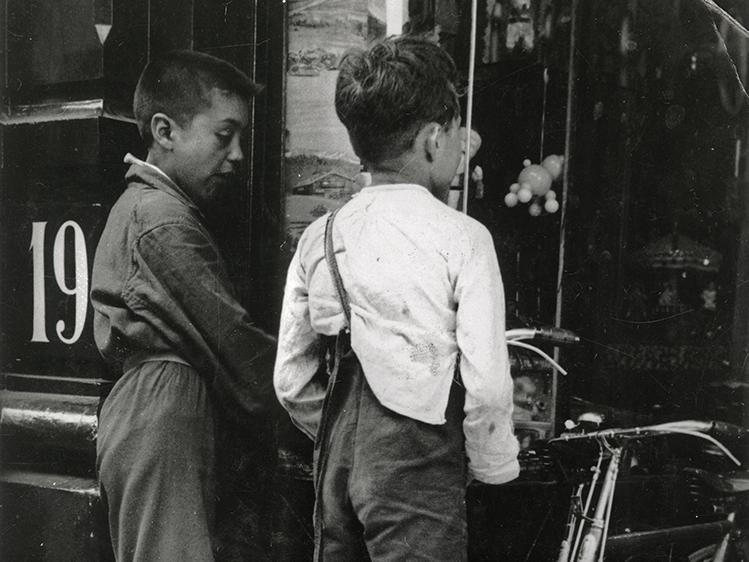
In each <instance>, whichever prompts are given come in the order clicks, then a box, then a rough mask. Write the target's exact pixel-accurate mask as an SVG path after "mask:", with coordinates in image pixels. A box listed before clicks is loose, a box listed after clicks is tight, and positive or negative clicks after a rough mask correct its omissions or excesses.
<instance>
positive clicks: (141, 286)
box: [91, 157, 275, 414]
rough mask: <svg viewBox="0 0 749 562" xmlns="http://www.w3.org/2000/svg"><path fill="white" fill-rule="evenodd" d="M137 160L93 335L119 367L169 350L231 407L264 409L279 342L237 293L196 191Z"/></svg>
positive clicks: (97, 293) (109, 253)
mask: <svg viewBox="0 0 749 562" xmlns="http://www.w3.org/2000/svg"><path fill="white" fill-rule="evenodd" d="M128 161H131V162H134V163H133V165H132V166H131V167H130V169H129V170H128V172H127V174H126V176H125V178H126V180H127V182H128V187H127V189H126V190H125V192H124V193H123V194H122V195H121V196H120V198H119V199H118V201H117V202H116V203H115V205H114V207H113V208H112V210H111V212H110V215H109V219H108V220H107V225H106V227H105V229H104V233H103V234H102V237H101V239H100V241H99V246H98V248H97V250H96V257H95V259H94V268H93V279H92V284H91V301H92V304H93V308H94V338H95V340H96V344H97V346H98V347H99V350H100V352H101V354H102V356H103V357H104V358H105V359H106V360H107V361H109V362H110V363H112V364H113V365H114V366H115V368H117V369H118V370H121V369H122V368H123V365H124V364H125V363H126V362H127V361H131V360H132V358H133V357H136V358H137V357H146V358H147V357H149V356H150V357H159V356H163V355H167V356H168V355H170V354H171V355H173V356H176V357H178V358H179V359H181V360H182V361H184V362H186V363H188V364H190V365H191V366H192V367H193V368H195V369H196V370H197V371H198V373H200V375H201V376H203V377H204V378H205V380H206V381H207V382H208V383H209V385H210V387H211V389H212V390H213V393H214V396H216V397H217V398H218V399H219V400H220V401H221V402H222V403H224V404H225V405H226V406H228V407H230V408H233V409H237V408H238V409H239V410H240V411H243V412H244V413H249V414H258V413H261V412H263V411H264V410H267V409H268V408H269V407H271V406H272V404H273V403H274V402H275V397H274V394H273V388H272V369H273V358H274V352H275V341H274V339H273V338H272V337H270V336H268V335H267V334H265V333H264V332H263V331H261V330H260V329H258V328H256V327H254V326H253V325H252V322H251V321H250V318H249V316H248V314H247V312H246V311H245V309H244V308H243V307H242V306H241V305H240V304H239V302H238V301H237V299H236V298H235V296H234V291H233V289H232V285H231V282H230V280H229V277H228V274H227V271H226V267H225V265H224V262H223V259H222V258H221V255H220V253H219V249H218V246H217V245H216V242H215V241H214V239H213V237H212V236H211V234H210V233H209V232H208V231H207V230H206V228H205V226H204V224H203V217H202V215H201V213H200V211H199V210H198V208H197V207H196V205H195V204H194V203H193V202H192V201H191V200H190V198H189V197H188V196H187V195H186V194H185V193H184V192H183V191H182V190H181V189H180V188H179V187H178V186H177V185H176V184H175V183H174V182H172V181H171V180H170V179H169V178H168V177H167V176H166V175H165V174H163V173H162V172H161V171H160V170H158V169H157V168H155V167H153V166H149V165H146V164H145V163H143V162H140V161H137V160H135V159H134V158H132V157H130V158H129V160H128Z"/></svg>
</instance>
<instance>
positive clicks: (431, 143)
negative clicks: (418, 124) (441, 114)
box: [420, 123, 443, 162]
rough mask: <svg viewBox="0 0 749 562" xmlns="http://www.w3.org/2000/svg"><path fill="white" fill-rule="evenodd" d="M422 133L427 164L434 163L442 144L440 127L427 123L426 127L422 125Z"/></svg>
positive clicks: (436, 124) (437, 124)
mask: <svg viewBox="0 0 749 562" xmlns="http://www.w3.org/2000/svg"><path fill="white" fill-rule="evenodd" d="M422 133H423V137H424V150H425V152H426V157H427V160H428V161H429V162H434V161H435V160H436V158H437V152H438V150H439V149H440V146H441V144H442V133H443V130H442V125H440V124H439V123H428V124H427V125H424V128H423V129H422ZM420 136H421V135H420Z"/></svg>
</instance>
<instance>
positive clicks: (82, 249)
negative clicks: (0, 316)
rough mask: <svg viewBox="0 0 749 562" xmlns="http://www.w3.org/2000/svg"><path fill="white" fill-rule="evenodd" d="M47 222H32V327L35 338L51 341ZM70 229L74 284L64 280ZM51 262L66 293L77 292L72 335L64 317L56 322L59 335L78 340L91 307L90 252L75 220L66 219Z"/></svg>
mask: <svg viewBox="0 0 749 562" xmlns="http://www.w3.org/2000/svg"><path fill="white" fill-rule="evenodd" d="M46 227H47V222H46V221H44V222H32V223H31V245H30V246H29V251H31V252H32V261H33V269H34V281H33V291H34V317H33V324H32V330H31V341H32V342H49V339H48V338H47V329H46V322H47V306H46V300H45V290H44V280H45V275H44V267H45V264H44V231H45V229H46ZM69 230H71V231H72V235H73V254H74V255H75V284H74V285H73V286H72V287H69V286H68V284H67V283H66V280H65V241H66V237H67V236H66V235H67V232H68V231H69ZM52 264H53V269H54V272H55V280H56V281H57V286H58V287H59V288H60V291H62V292H63V293H64V294H66V295H68V296H75V324H74V325H73V333H72V334H70V336H65V335H63V332H64V331H65V321H64V320H58V321H57V324H56V326H55V328H56V331H57V337H59V338H60V341H61V342H63V343H67V344H72V343H75V342H76V341H78V338H80V337H81V332H83V325H84V323H85V321H86V310H87V308H88V256H87V254H86V240H85V239H84V237H83V230H81V227H80V225H79V224H78V223H77V222H75V221H67V222H64V223H63V224H62V226H61V227H60V228H59V230H58V231H57V235H56V236H55V243H54V246H53V248H52Z"/></svg>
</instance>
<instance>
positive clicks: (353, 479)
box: [274, 37, 519, 562]
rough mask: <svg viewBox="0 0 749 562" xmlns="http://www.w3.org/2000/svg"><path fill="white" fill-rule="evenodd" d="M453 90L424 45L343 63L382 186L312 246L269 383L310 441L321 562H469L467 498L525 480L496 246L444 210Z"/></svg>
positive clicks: (398, 44) (455, 147)
mask: <svg viewBox="0 0 749 562" xmlns="http://www.w3.org/2000/svg"><path fill="white" fill-rule="evenodd" d="M455 81H456V70H455V65H454V63H453V61H452V59H450V57H449V56H448V55H447V54H446V53H445V52H444V51H442V50H441V49H440V48H439V47H438V46H437V45H435V44H434V43H431V42H430V41H428V40H425V39H419V38H414V37H399V38H389V39H385V40H383V41H381V42H379V43H377V44H375V45H373V46H372V47H370V48H369V49H367V50H366V51H354V52H350V53H348V54H347V56H346V57H345V58H344V59H343V61H342V63H341V67H340V74H339V77H338V83H337V86H336V99H335V102H336V111H337V113H338V116H339V118H340V119H341V121H342V122H343V124H344V125H345V126H346V128H347V129H348V132H349V137H350V139H351V143H352V145H353V147H354V150H355V151H356V153H357V155H358V156H359V157H360V159H361V161H362V163H363V165H364V166H365V168H366V169H367V170H368V171H369V172H370V173H371V176H372V182H371V185H370V186H369V187H366V188H364V189H363V190H362V191H361V192H360V193H359V194H358V195H357V196H356V197H354V198H353V199H352V200H351V201H350V202H349V203H347V204H346V205H344V206H343V207H342V208H341V209H340V211H339V212H337V214H336V215H335V217H334V220H331V218H330V216H325V217H321V218H320V219H319V220H317V221H316V222H314V223H313V224H311V225H310V226H309V228H308V229H307V230H306V231H305V233H304V235H303V236H302V238H301V240H300V242H299V246H298V248H297V251H296V254H295V256H294V258H293V261H292V263H291V265H290V267H289V272H288V277H287V282H286V291H285V296H284V303H283V312H282V317H281V327H280V333H279V346H278V355H277V358H276V367H275V373H274V384H275V388H276V393H277V395H278V397H279V400H280V401H281V404H282V405H283V406H284V407H285V408H286V409H287V410H288V411H289V413H290V415H291V417H292V420H293V421H294V423H295V424H296V425H297V426H298V427H299V428H300V429H301V430H302V431H303V432H305V433H306V434H307V435H308V436H310V437H311V438H313V439H315V486H316V507H315V559H316V560H326V561H327V560H342V561H343V560H346V561H349V560H362V559H367V558H370V559H372V560H445V561H450V562H454V561H460V560H465V559H466V556H467V544H466V541H467V535H466V510H465V486H466V483H467V482H468V481H469V480H470V479H471V478H476V479H477V480H480V481H482V482H486V483H490V484H500V483H503V482H507V481H509V480H512V479H513V478H515V477H516V476H517V474H518V470H519V467H518V463H517V451H518V445H517V440H516V439H515V436H514V434H513V427H512V380H511V378H510V369H509V360H508V354H507V345H506V341H505V335H504V331H505V305H504V294H503V286H502V280H501V276H500V272H499V266H498V264H497V257H496V253H495V250H494V245H493V242H492V238H491V235H490V234H489V232H488V231H487V229H486V228H485V227H484V226H482V225H481V224H480V223H478V222H477V221H475V220H473V219H471V218H470V217H468V216H466V215H463V214H461V213H459V212H457V211H455V210H453V209H451V208H449V207H448V206H447V205H446V204H445V201H446V200H447V194H448V191H449V186H450V182H451V180H452V178H453V177H454V175H455V173H456V169H457V167H458V163H459V161H460V156H461V131H460V116H459V115H460V109H459V104H458V96H457V93H456V90H455ZM328 233H329V237H328V236H326V234H328ZM326 244H327V245H328V250H329V251H328V261H327V262H326ZM331 258H332V259H331ZM336 269H338V270H339V273H336ZM338 275H340V279H339V280H337V279H336V278H337V276H338ZM335 336H338V338H337V344H336V349H335V357H336V358H337V359H338V360H337V361H335V363H336V364H335V365H334V366H333V368H332V369H329V372H330V373H331V374H330V380H327V381H326V380H325V376H324V368H325V364H326V360H325V357H326V350H330V347H329V346H326V341H328V342H329V341H330V338H333V337H335ZM466 456H467V458H468V463H466V462H465V459H466Z"/></svg>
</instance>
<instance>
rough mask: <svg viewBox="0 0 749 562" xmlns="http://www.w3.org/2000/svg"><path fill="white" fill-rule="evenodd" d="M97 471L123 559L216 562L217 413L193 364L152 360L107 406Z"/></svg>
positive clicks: (123, 382)
mask: <svg viewBox="0 0 749 562" xmlns="http://www.w3.org/2000/svg"><path fill="white" fill-rule="evenodd" d="M96 445H97V447H96V448H97V469H98V471H99V481H100V486H101V492H102V497H103V499H104V501H105V503H106V504H107V507H108V513H109V530H110V533H111V537H112V545H113V548H114V552H115V556H116V558H117V560H118V561H121V562H124V561H130V560H134V561H149V562H151V561H165V562H166V561H169V562H171V561H179V562H189V561H195V562H198V561H210V560H213V554H212V551H211V527H212V524H213V517H214V502H215V499H214V489H215V475H214V454H215V453H214V447H215V445H214V414H213V406H212V405H211V401H210V398H209V396H208V390H207V388H206V385H205V382H204V381H203V380H202V379H201V378H200V377H199V376H198V374H197V373H196V372H195V371H194V370H193V369H192V368H190V367H188V366H186V365H182V364H179V363H174V362H167V361H151V362H147V363H142V364H141V365H140V366H138V367H135V368H134V369H131V370H130V371H128V372H127V373H126V374H125V375H123V377H122V378H121V379H120V380H119V381H117V384H115V386H114V388H113V389H112V392H111V394H110V395H109V396H108V397H107V399H106V401H105V402H104V405H103V407H102V410H101V415H100V422H99V431H98V437H97V444H96Z"/></svg>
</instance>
